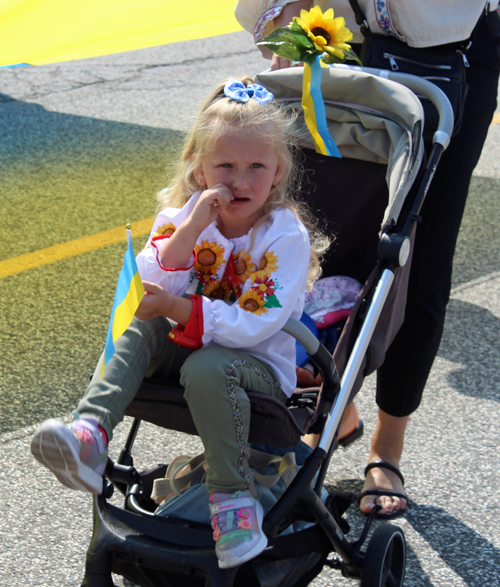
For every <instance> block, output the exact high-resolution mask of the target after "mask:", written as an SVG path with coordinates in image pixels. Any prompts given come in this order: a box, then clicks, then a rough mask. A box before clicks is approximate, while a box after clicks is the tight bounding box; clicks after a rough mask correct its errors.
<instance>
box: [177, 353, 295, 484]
mask: <svg viewBox="0 0 500 587" xmlns="http://www.w3.org/2000/svg"><path fill="white" fill-rule="evenodd" d="M180 381H181V384H182V385H183V387H184V388H185V394H184V396H185V398H186V401H187V403H188V405H189V409H190V411H191V415H192V416H193V420H194V423H195V425H196V429H197V431H198V434H199V435H200V438H201V440H202V442H203V446H204V447H205V456H206V459H207V463H208V465H209V467H210V468H209V471H208V474H207V489H208V491H209V492H210V493H217V492H222V493H233V492H235V491H242V490H246V489H251V488H252V486H253V478H252V473H251V470H250V468H249V466H248V455H249V452H248V447H247V443H248V433H249V427H250V400H249V399H248V396H247V394H246V392H245V389H252V390H254V391H261V392H263V393H267V394H269V395H271V396H273V397H275V398H277V399H279V400H280V401H283V402H284V401H285V400H286V396H285V394H284V393H283V391H282V390H281V385H280V383H279V381H278V380H277V378H276V376H275V375H274V373H273V370H272V369H271V367H270V366H269V365H267V364H266V363H264V362H262V361H259V360H258V359H256V358H255V357H251V356H249V355H246V354H245V353H242V352H240V351H237V350H234V349H226V348H222V347H216V346H210V347H204V348H202V349H200V350H198V351H195V352H194V353H193V354H192V355H191V356H190V357H189V358H188V359H187V360H186V361H185V363H184V365H183V366H182V369H181V380H180Z"/></svg>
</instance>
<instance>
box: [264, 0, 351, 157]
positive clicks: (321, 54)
mask: <svg viewBox="0 0 500 587" xmlns="http://www.w3.org/2000/svg"><path fill="white" fill-rule="evenodd" d="M352 37H353V35H352V33H351V31H350V30H349V29H348V28H347V27H346V26H345V20H344V19H343V18H342V17H338V18H334V13H333V8H329V9H328V10H327V11H326V12H325V13H324V14H323V11H322V10H321V8H320V7H319V6H314V8H311V10H309V11H307V10H301V11H300V17H297V16H295V17H294V19H293V22H291V23H290V24H289V25H288V26H287V27H281V28H278V29H275V30H274V31H273V32H272V33H271V34H269V35H267V37H265V38H264V39H263V40H262V41H260V42H259V43H257V44H258V45H263V46H264V47H267V48H268V49H270V50H271V51H272V52H273V53H276V55H278V56H279V57H284V58H285V59H289V60H290V61H292V62H296V63H300V62H302V63H304V78H303V85H302V108H303V110H304V119H305V122H306V124H307V128H308V129H309V132H310V133H311V136H312V138H313V140H314V145H315V147H316V151H317V152H318V153H321V154H322V155H327V156H329V157H341V154H340V151H339V150H338V148H337V145H336V144H335V142H334V140H333V138H332V136H331V135H330V132H329V131H328V125H327V120H326V113H325V105H324V102H323V97H322V93H321V76H322V72H321V69H322V67H327V66H328V65H330V64H333V63H341V62H343V61H346V60H350V61H355V62H356V63H359V65H361V61H360V60H359V59H358V57H357V55H356V53H354V51H353V50H352V48H351V46H350V45H349V44H348V43H347V41H350V40H351V39H352Z"/></svg>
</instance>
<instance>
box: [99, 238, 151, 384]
mask: <svg viewBox="0 0 500 587" xmlns="http://www.w3.org/2000/svg"><path fill="white" fill-rule="evenodd" d="M127 240H128V248H127V251H126V253H125V258H124V260H123V267H122V270H121V271H120V275H119V276H118V283H117V284H116V292H115V300H114V302H113V308H112V310H111V318H110V320H109V327H108V336H107V337H106V346H105V347H104V360H103V363H102V370H101V377H102V373H103V371H104V367H105V366H106V365H107V364H108V363H109V360H110V359H111V357H112V356H113V355H114V353H115V344H114V343H115V342H116V340H118V338H120V336H121V335H122V334H123V333H124V332H125V330H127V328H128V327H129V326H130V323H131V322H132V318H133V317H134V314H135V312H136V310H137V308H138V307H139V304H140V303H141V300H142V298H143V297H144V286H143V284H142V281H141V276H140V275H139V271H138V269H137V264H136V262H135V255H134V249H133V248H132V236H131V231H130V229H129V228H127Z"/></svg>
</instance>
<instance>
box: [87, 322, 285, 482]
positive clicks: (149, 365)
mask: <svg viewBox="0 0 500 587" xmlns="http://www.w3.org/2000/svg"><path fill="white" fill-rule="evenodd" d="M172 326H173V324H172V323H171V322H170V321H169V320H168V319H167V318H157V319H155V320H148V321H144V322H142V321H140V320H137V319H136V318H134V320H133V321H132V324H131V325H130V327H129V328H128V329H127V331H126V332H125V334H123V335H122V336H121V337H120V338H119V339H118V340H117V341H116V343H115V349H116V352H115V354H114V355H113V357H112V358H111V360H110V361H109V363H108V364H107V365H106V367H105V369H104V373H103V376H102V379H101V377H100V374H101V365H102V360H103V358H102V357H101V359H100V361H99V364H98V366H97V368H96V371H95V375H94V377H93V379H92V381H91V383H90V385H89V387H88V389H87V393H86V394H85V396H84V397H83V399H82V400H81V401H80V403H79V404H78V408H77V410H78V412H79V413H80V414H93V415H94V416H95V417H97V419H98V420H99V422H100V423H101V425H102V426H103V428H104V429H105V430H106V432H107V433H108V438H109V439H111V437H112V431H113V428H114V427H115V426H116V425H117V424H118V423H119V422H120V421H121V420H123V415H124V412H125V410H126V408H127V406H128V405H129V404H130V402H131V401H132V400H133V399H134V397H135V394H136V393H137V390H138V389H139V386H140V384H141V381H142V379H143V378H144V376H146V375H148V376H151V375H154V376H155V378H164V379H165V380H168V381H171V382H172V381H180V383H181V384H182V386H183V387H184V389H185V393H184V396H185V398H186V401H187V403H188V406H189V409H190V411H191V415H192V417H193V420H194V423H195V425H196V428H197V430H198V434H199V435H200V438H201V440H202V442H203V445H204V447H205V453H206V459H207V463H208V465H209V472H208V475H207V489H208V491H209V492H210V493H214V492H217V491H223V492H233V491H239V490H241V489H247V488H249V487H251V486H252V483H253V480H252V474H251V471H250V468H249V466H248V448H247V442H248V432H249V426H250V401H249V399H248V396H247V394H246V393H245V391H244V390H245V389H252V390H255V391H261V392H263V393H267V394H269V395H271V396H273V397H275V398H277V399H279V400H281V401H283V402H284V401H285V400H286V396H285V394H284V393H283V391H282V390H281V386H280V384H279V382H278V380H277V378H276V376H275V375H274V373H273V370H272V369H271V367H270V366H269V365H267V364H266V363H264V362H262V361H260V360H259V359H256V358H254V357H251V356H249V355H247V354H245V353H242V352H240V351H238V350H235V349H228V348H223V347H219V346H209V347H203V348H201V349H199V350H197V351H194V352H192V351H188V350H187V349H184V348H182V347H179V346H177V345H175V344H174V343H172V342H171V341H170V339H169V338H168V333H169V332H170V330H171V329H172Z"/></svg>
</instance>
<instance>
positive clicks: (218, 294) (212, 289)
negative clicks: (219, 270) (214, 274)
mask: <svg viewBox="0 0 500 587" xmlns="http://www.w3.org/2000/svg"><path fill="white" fill-rule="evenodd" d="M201 293H202V294H203V295H204V296H207V298H211V299H213V300H224V301H226V302H227V301H230V300H231V297H232V293H233V291H232V288H231V286H230V284H228V283H226V282H225V281H219V280H218V279H211V280H210V281H207V282H205V287H204V288H203V291H202V292H201ZM235 299H236V298H235ZM233 301H234V300H233Z"/></svg>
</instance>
